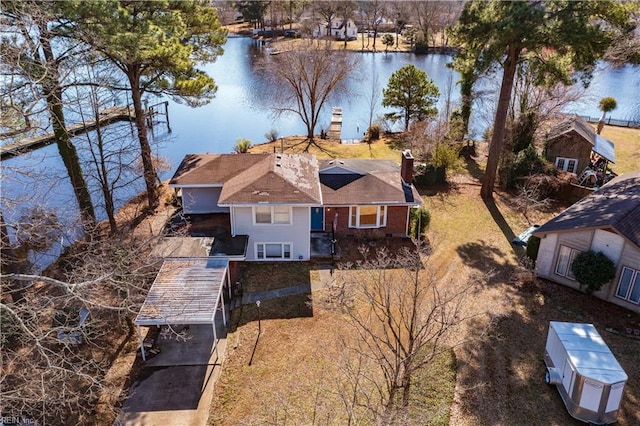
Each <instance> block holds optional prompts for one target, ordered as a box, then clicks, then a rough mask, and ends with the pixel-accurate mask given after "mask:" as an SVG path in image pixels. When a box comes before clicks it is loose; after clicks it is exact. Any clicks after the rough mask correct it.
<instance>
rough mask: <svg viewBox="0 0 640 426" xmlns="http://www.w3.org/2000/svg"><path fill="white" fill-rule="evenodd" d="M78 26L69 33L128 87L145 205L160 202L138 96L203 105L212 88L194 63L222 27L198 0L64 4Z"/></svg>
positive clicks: (221, 36) (204, 56) (210, 50)
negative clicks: (112, 67) (160, 96)
mask: <svg viewBox="0 0 640 426" xmlns="http://www.w3.org/2000/svg"><path fill="white" fill-rule="evenodd" d="M67 5H68V9H67V14H68V15H70V16H71V19H72V20H73V21H75V22H77V24H78V25H76V26H74V27H73V28H72V32H70V37H73V38H76V39H79V40H81V41H82V42H84V43H86V44H87V45H89V46H91V48H92V49H93V50H94V51H95V52H96V53H98V54H100V55H102V56H104V57H105V58H106V59H107V60H109V61H110V62H112V63H113V64H114V65H115V66H116V67H117V68H118V69H119V70H120V71H121V72H122V73H123V74H124V76H125V77H126V80H127V82H128V86H129V89H130V90H131V101H132V103H133V109H134V112H135V123H136V128H137V131H138V139H139V141H140V151H141V159H142V164H143V167H144V180H145V184H146V190H147V199H148V202H149V207H150V208H152V209H153V208H155V207H157V205H158V203H159V199H158V191H157V187H156V184H157V182H158V176H157V172H156V170H155V167H154V164H153V158H152V153H151V146H150V144H149V140H148V137H147V125H146V121H145V111H144V107H143V105H142V96H143V95H144V94H146V93H151V94H156V95H157V94H165V95H168V96H170V97H172V98H174V99H176V100H177V101H184V102H186V103H187V104H189V105H191V106H197V105H202V104H206V103H208V102H209V101H211V99H212V98H213V97H214V95H215V93H216V90H217V87H216V85H215V82H214V81H213V79H212V78H211V77H209V76H208V75H207V74H206V73H205V72H204V71H203V70H201V69H199V68H197V66H200V65H203V64H206V63H211V62H214V61H215V60H216V58H217V56H218V55H219V54H221V53H222V49H221V47H220V46H222V44H224V41H225V36H226V31H225V30H224V29H223V28H222V27H221V26H220V22H219V21H218V17H217V14H216V11H215V9H214V8H212V7H211V6H209V5H208V4H207V3H206V2H202V1H189V2H186V1H152V2H124V1H120V2H116V1H101V2H79V3H68V4H67Z"/></svg>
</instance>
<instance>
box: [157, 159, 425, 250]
mask: <svg viewBox="0 0 640 426" xmlns="http://www.w3.org/2000/svg"><path fill="white" fill-rule="evenodd" d="M412 174H413V157H412V156H411V153H410V152H409V151H405V152H404V153H403V157H402V165H398V164H397V163H395V162H394V161H391V160H332V161H329V160H323V161H321V162H318V160H317V159H316V157H315V156H314V155H312V154H216V155H213V154H202V155H193V154H192V155H187V156H186V157H185V158H184V159H183V161H182V163H181V164H180V166H179V167H178V170H177V171H176V173H175V174H174V176H173V178H172V179H171V181H170V182H169V186H171V187H173V188H176V189H177V190H179V195H180V197H181V200H182V207H183V212H184V213H185V214H188V215H194V214H196V215H203V214H210V213H222V214H229V218H230V223H231V234H232V236H237V235H246V236H248V244H247V252H246V256H245V259H246V260H308V259H309V258H310V244H311V243H310V239H311V232H312V231H319V232H323V231H324V232H334V233H335V234H336V235H344V236H352V235H354V236H355V235H370V234H371V232H374V231H375V232H377V233H379V234H380V235H382V236H407V234H408V226H409V210H410V208H411V207H416V206H419V205H420V204H422V200H421V198H420V195H419V194H418V192H417V191H416V189H415V188H414V187H413V185H412Z"/></svg>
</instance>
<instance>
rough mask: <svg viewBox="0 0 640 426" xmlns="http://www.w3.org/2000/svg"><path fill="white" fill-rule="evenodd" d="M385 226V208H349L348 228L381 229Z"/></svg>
mask: <svg viewBox="0 0 640 426" xmlns="http://www.w3.org/2000/svg"><path fill="white" fill-rule="evenodd" d="M386 225H387V206H351V207H349V228H381V227H383V226H386Z"/></svg>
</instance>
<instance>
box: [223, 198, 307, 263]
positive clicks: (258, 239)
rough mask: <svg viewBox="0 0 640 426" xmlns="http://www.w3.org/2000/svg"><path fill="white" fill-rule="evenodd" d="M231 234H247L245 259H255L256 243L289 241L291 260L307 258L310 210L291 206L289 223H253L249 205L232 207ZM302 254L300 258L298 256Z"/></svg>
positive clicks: (251, 210)
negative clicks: (247, 241)
mask: <svg viewBox="0 0 640 426" xmlns="http://www.w3.org/2000/svg"><path fill="white" fill-rule="evenodd" d="M232 226H233V231H232V232H233V234H234V235H249V244H248V247H247V260H256V253H255V244H256V243H291V244H292V252H291V258H292V260H309V256H310V254H311V246H310V245H311V236H310V234H311V211H310V210H309V207H293V209H292V220H291V224H290V225H254V224H253V209H252V208H251V207H233V224H232ZM300 256H302V259H299V257H300Z"/></svg>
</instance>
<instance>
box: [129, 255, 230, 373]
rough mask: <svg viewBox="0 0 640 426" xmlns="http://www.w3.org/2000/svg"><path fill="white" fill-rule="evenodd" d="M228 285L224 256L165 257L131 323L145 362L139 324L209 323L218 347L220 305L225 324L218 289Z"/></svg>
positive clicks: (215, 345)
mask: <svg viewBox="0 0 640 426" xmlns="http://www.w3.org/2000/svg"><path fill="white" fill-rule="evenodd" d="M225 280H226V281H227V284H229V261H228V260H226V259H207V258H198V259H165V260H164V263H163V264H162V267H161V268H160V271H159V272H158V275H157V276H156V278H155V280H154V282H153V285H152V286H151V289H150V290H149V293H148V294H147V298H146V299H145V301H144V303H143V304H142V308H140V312H139V313H138V316H137V317H136V320H135V324H136V327H137V329H138V339H139V340H140V348H141V351H142V360H143V361H146V360H147V358H146V354H145V350H144V341H143V339H142V332H141V331H140V327H141V326H153V325H155V326H162V325H188V324H211V326H212V327H213V340H214V347H215V350H216V351H217V350H218V336H217V334H216V326H215V316H216V312H217V310H218V306H219V305H220V304H222V321H223V323H224V325H225V326H226V325H227V319H226V315H225V312H224V299H223V295H222V288H223V287H224V283H225Z"/></svg>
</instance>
